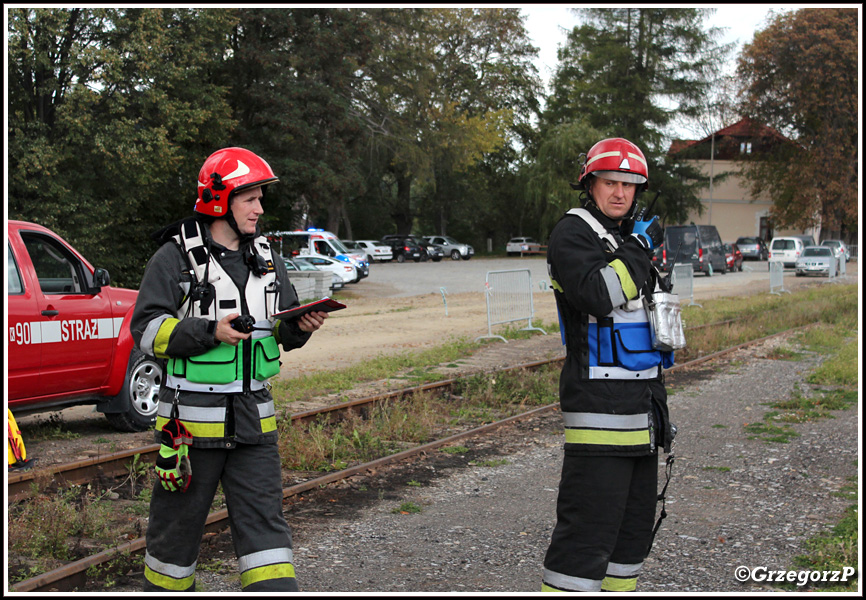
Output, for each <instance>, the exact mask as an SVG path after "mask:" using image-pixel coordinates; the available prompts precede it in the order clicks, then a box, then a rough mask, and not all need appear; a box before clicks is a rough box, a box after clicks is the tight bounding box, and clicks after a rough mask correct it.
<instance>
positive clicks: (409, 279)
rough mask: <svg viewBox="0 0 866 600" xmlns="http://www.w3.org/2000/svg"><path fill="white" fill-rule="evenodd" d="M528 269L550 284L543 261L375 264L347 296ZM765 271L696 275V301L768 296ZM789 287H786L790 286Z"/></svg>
mask: <svg viewBox="0 0 866 600" xmlns="http://www.w3.org/2000/svg"><path fill="white" fill-rule="evenodd" d="M847 267H848V268H847V271H848V272H847V278H848V281H849V282H851V283H854V282H856V281H857V262H856V261H851V262H849V263H848V265H847ZM512 269H529V271H530V276H531V278H532V285H533V286H538V288H537V289H541V287H540V286H541V285H545V284H549V282H550V278H549V277H548V275H547V262H546V261H545V259H544V257H543V256H536V257H512V258H477V257H476V258H473V259H471V260H468V261H466V260H461V261H452V260H443V261H441V262H438V263H434V262H422V263H414V262H411V263H402V264H401V263H396V262H390V263H376V264H374V265H371V267H370V276H369V277H368V278H367V279H364V280H363V281H361V282H360V283H358V284H355V285H350V286H348V288H347V290H349V291H351V292H352V293H353V294H357V295H358V296H360V297H362V298H400V297H403V298H405V297H408V296H423V295H427V294H440V293H441V290H440V288H443V287H444V288H445V290H446V293H447V294H448V295H451V294H462V293H466V292H479V293H482V292H484V282H485V281H486V277H487V273H488V272H489V271H500V270H512ZM769 277H770V275H769V270H768V268H767V261H747V262H745V263H743V271H742V272H732V273H727V274H725V275H721V274H718V273H717V274H715V275H713V276H712V277H707V276H705V275H696V276H695V278H694V280H693V284H694V294H695V297H710V296H719V295H733V294H738V293H743V291H745V289H755V290H760V289H761V286H762V285H764V284H766V285H765V287H766V288H767V291H769ZM817 279H818V278H814V279H812V278H808V279H806V278H800V277H795V276H794V270H793V269H786V270H785V287H786V289H792V288H793V287H795V286H797V285H798V284H800V283H801V282H802V281H804V280H808V281H814V280H817ZM789 281H790V283H789Z"/></svg>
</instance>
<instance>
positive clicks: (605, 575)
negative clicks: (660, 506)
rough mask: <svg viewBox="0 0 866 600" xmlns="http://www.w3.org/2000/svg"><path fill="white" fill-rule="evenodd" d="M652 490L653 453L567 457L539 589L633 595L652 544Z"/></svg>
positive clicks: (654, 492)
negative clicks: (613, 592) (602, 591)
mask: <svg viewBox="0 0 866 600" xmlns="http://www.w3.org/2000/svg"><path fill="white" fill-rule="evenodd" d="M657 485H658V454H657V453H654V454H651V455H647V456H639V457H615V456H569V455H567V454H566V455H565V458H564V459H563V463H562V479H561V481H560V484H559V496H558V498H557V504H556V527H555V528H554V530H553V534H552V535H551V541H550V546H549V548H548V550H547V555H546V556H545V559H544V575H543V584H542V589H543V590H545V591H559V590H566V591H586V592H594V591H599V590H605V591H633V590H634V589H635V586H636V584H637V577H638V575H639V573H640V570H641V567H642V565H643V560H644V558H646V556H647V554H649V550H650V548H649V546H650V543H651V542H652V530H653V524H654V521H655V512H656V501H657V499H658V491H657Z"/></svg>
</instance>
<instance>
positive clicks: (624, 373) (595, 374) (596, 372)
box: [589, 366, 661, 380]
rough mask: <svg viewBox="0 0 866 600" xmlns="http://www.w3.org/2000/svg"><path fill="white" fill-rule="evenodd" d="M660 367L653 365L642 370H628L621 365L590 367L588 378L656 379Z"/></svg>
mask: <svg viewBox="0 0 866 600" xmlns="http://www.w3.org/2000/svg"><path fill="white" fill-rule="evenodd" d="M660 370H661V367H659V366H655V367H650V368H648V369H644V370H643V371H629V370H628V369H623V368H622V367H590V368H589V378H590V379H634V380H638V379H658V376H659V371H660Z"/></svg>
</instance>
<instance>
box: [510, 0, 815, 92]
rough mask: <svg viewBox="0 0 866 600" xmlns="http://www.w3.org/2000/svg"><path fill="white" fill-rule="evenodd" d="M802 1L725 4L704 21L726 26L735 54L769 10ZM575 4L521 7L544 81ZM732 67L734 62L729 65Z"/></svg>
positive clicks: (725, 35)
mask: <svg viewBox="0 0 866 600" xmlns="http://www.w3.org/2000/svg"><path fill="white" fill-rule="evenodd" d="M803 6H805V5H784V4H781V5H780V4H776V5H770V4H726V5H721V6H717V7H711V8H715V9H716V13H715V14H714V15H713V17H712V18H711V19H710V20H709V22H708V23H707V24H708V25H710V26H713V27H719V28H725V29H724V30H723V38H722V39H721V40H720V42H722V43H728V42H735V43H737V47H736V49H735V51H734V56H735V57H736V55H737V54H739V51H740V50H741V49H742V47H743V44H748V43H749V42H751V41H752V38H753V36H754V34H755V31H756V30H758V29H763V27H764V26H765V25H766V23H765V22H764V21H765V19H766V17H767V16H768V14H769V12H770V10H776V11H777V12H778V11H779V10H780V9H784V10H789V9H796V8H801V7H803ZM573 7H574V5H573V4H572V5H565V4H545V5H537V6H532V7H524V8H522V9H521V10H522V12H523V13H524V14H526V16H527V20H526V28H527V29H528V30H529V35H530V37H531V39H532V43H533V45H535V46H537V47H538V48H539V49H540V50H539V60H538V62H537V63H536V64H537V66H538V70H539V72H540V73H541V76H542V78H543V79H544V81H545V82H547V81H549V79H550V76H551V74H552V73H553V69H554V68H555V67H556V49H557V47H558V46H559V45H560V44H562V43H564V42H565V40H566V37H567V32H568V31H571V29H573V28H574V27H575V25H578V24H579V20H578V18H577V17H576V16H575V14H574V11H573V10H572V8H573ZM731 69H732V70H733V65H731Z"/></svg>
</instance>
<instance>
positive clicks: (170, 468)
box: [156, 419, 192, 492]
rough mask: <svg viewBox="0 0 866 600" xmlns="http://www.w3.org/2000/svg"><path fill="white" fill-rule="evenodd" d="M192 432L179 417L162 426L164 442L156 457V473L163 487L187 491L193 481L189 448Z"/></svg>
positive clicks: (170, 490) (168, 489)
mask: <svg viewBox="0 0 866 600" xmlns="http://www.w3.org/2000/svg"><path fill="white" fill-rule="evenodd" d="M191 445H192V434H191V433H190V432H189V431H188V430H187V428H186V427H184V425H183V423H181V422H180V421H179V420H178V419H172V420H170V421H169V422H168V423H166V424H165V426H163V428H162V444H161V445H160V447H159V456H158V457H157V459H156V475H157V477H159V482H160V483H161V484H162V487H163V488H165V489H166V490H167V491H169V492H177V491H180V492H185V491H186V490H187V488H189V484H190V481H192V465H191V464H190V462H189V448H190V446H191Z"/></svg>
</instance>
